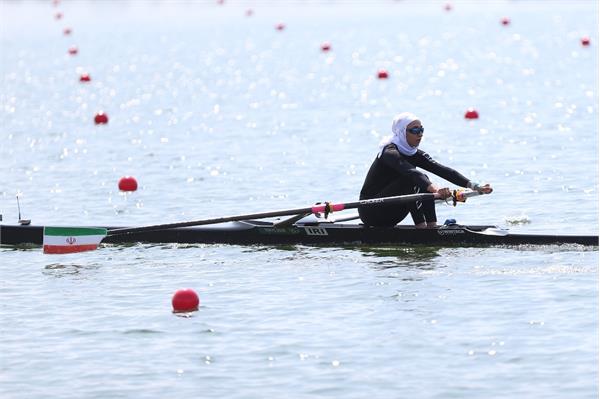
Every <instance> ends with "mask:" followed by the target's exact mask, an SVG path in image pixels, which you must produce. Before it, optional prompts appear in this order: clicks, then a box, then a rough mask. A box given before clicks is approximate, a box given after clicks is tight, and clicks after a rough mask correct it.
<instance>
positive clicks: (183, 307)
mask: <svg viewBox="0 0 600 399" xmlns="http://www.w3.org/2000/svg"><path fill="white" fill-rule="evenodd" d="M171 304H172V305H173V312H193V311H195V310H198V305H200V298H198V294H196V291H194V290H193V289H191V288H185V289H180V290H177V291H175V294H174V295H173V299H171Z"/></svg>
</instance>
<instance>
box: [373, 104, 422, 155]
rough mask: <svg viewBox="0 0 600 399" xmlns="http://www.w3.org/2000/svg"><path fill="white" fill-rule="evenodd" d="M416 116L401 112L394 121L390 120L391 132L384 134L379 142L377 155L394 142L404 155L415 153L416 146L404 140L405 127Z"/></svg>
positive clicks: (414, 119)
mask: <svg viewBox="0 0 600 399" xmlns="http://www.w3.org/2000/svg"><path fill="white" fill-rule="evenodd" d="M417 119H419V118H417V116H416V115H414V114H411V113H410V112H403V113H401V114H398V115H396V117H395V118H394V121H393V122H392V133H393V134H390V135H389V136H385V137H384V138H383V139H382V140H381V142H380V143H379V155H377V156H378V157H379V156H381V154H382V153H383V149H384V148H385V147H386V146H387V145H388V144H391V143H394V144H396V147H398V150H400V153H402V154H404V155H408V156H410V155H415V154H416V153H417V147H412V146H411V145H410V144H408V142H407V141H406V127H407V126H408V125H409V124H410V123H411V122H414V121H416V120H417Z"/></svg>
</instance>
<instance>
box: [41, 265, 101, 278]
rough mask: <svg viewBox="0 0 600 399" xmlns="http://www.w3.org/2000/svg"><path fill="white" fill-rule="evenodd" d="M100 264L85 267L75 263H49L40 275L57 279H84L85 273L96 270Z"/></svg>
mask: <svg viewBox="0 0 600 399" xmlns="http://www.w3.org/2000/svg"><path fill="white" fill-rule="evenodd" d="M99 268H100V264H97V263H91V264H87V265H82V264H77V263H51V264H49V265H46V266H45V267H44V269H43V271H42V274H44V275H46V276H52V277H57V278H62V277H84V276H85V272H88V271H92V270H97V269H99Z"/></svg>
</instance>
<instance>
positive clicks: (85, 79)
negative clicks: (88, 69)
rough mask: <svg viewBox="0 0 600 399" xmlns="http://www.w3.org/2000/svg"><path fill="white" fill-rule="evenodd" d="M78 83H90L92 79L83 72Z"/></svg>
mask: <svg viewBox="0 0 600 399" xmlns="http://www.w3.org/2000/svg"><path fill="white" fill-rule="evenodd" d="M79 81H80V82H91V81H92V78H91V76H90V74H89V73H85V72H84V73H82V74H81V75H79ZM105 116H106V115H105ZM95 120H96V119H95V118H94V121H95ZM106 122H108V118H107V119H106Z"/></svg>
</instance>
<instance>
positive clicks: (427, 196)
mask: <svg viewBox="0 0 600 399" xmlns="http://www.w3.org/2000/svg"><path fill="white" fill-rule="evenodd" d="M437 198H439V197H438V195H437V194H432V193H421V194H409V195H399V196H394V197H383V198H373V199H365V200H360V201H355V202H347V203H339V204H330V203H325V204H318V205H313V206H311V207H306V208H296V209H284V210H280V211H269V212H260V213H249V214H246V215H236V216H225V217H218V218H212V219H201V220H191V221H188V222H178V223H167V224H157V225H152V226H143V227H131V228H123V229H114V230H109V231H108V235H109V236H113V235H122V234H131V233H142V232H147V231H156V230H166V229H173V228H177V227H190V226H203V225H208V224H218V223H226V222H237V221H242V220H250V219H264V218H270V217H278V216H289V215H299V214H303V213H321V212H338V211H341V210H344V209H353V208H358V207H373V206H380V205H387V204H398V203H405V202H415V201H425V200H431V199H437Z"/></svg>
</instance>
